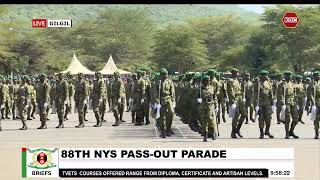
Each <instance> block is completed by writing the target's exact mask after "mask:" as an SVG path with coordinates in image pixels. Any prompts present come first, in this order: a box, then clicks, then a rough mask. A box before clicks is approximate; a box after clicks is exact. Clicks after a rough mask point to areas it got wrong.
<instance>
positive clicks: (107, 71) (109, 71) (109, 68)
mask: <svg viewBox="0 0 320 180" xmlns="http://www.w3.org/2000/svg"><path fill="white" fill-rule="evenodd" d="M100 72H101V74H103V75H113V73H114V72H119V73H120V74H131V72H129V71H125V70H122V69H118V68H117V66H116V64H115V63H114V61H113V58H112V56H111V54H110V57H109V59H108V61H107V64H105V65H104V67H103V69H102V70H101V71H100Z"/></svg>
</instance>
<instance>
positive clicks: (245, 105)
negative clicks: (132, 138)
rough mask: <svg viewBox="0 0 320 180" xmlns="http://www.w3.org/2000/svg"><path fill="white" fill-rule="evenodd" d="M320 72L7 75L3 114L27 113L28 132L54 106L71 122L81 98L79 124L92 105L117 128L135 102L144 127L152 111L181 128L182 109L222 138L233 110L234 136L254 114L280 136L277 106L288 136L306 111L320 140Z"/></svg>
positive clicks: (204, 131) (194, 125)
mask: <svg viewBox="0 0 320 180" xmlns="http://www.w3.org/2000/svg"><path fill="white" fill-rule="evenodd" d="M319 78H320V72H319V71H314V72H313V73H312V75H311V76H309V77H308V76H301V75H294V74H293V73H292V72H291V71H285V72H283V73H278V74H272V75H270V74H269V72H268V71H266V70H262V71H261V72H260V74H259V75H258V76H257V77H255V78H253V77H251V75H250V74H249V73H243V74H241V75H240V72H239V70H238V69H236V68H233V69H231V71H230V72H228V73H221V72H217V71H215V70H214V69H208V70H207V71H205V72H187V73H185V74H181V75H169V73H168V71H167V70H166V69H165V68H162V69H160V71H159V72H155V73H150V72H148V71H146V70H144V69H138V70H137V71H136V72H134V73H132V75H130V76H122V75H120V74H119V72H115V73H114V74H113V76H107V77H106V76H103V75H102V74H101V73H99V72H96V73H95V75H94V76H87V75H84V74H82V73H79V74H77V75H72V74H70V73H67V74H62V73H58V74H56V75H54V76H47V75H45V74H42V75H37V76H32V77H30V76H27V75H22V76H13V77H12V78H11V77H10V76H0V105H1V119H11V118H12V119H20V120H21V122H22V127H21V128H20V130H27V129H28V126H27V124H28V123H27V120H32V119H35V114H36V113H38V114H39V116H40V122H41V125H40V127H38V129H46V128H47V123H46V122H47V120H48V113H50V110H51V111H52V110H53V109H54V111H55V112H56V113H57V115H58V120H59V124H58V125H57V127H56V128H64V121H66V120H68V115H69V114H70V113H71V111H72V109H73V108H72V104H73V102H74V104H75V109H76V111H77V113H78V117H79V124H78V125H76V126H75V127H76V128H83V127H85V121H87V119H86V114H87V112H88V110H89V107H91V108H92V110H93V112H94V115H95V119H96V124H95V125H94V127H101V126H102V123H103V122H106V119H105V118H104V115H105V113H106V111H107V107H109V111H112V112H113V115H114V118H115V123H114V124H113V125H112V126H119V125H120V124H121V123H122V122H125V121H124V119H123V113H124V111H125V108H127V112H129V111H131V118H132V123H134V125H136V126H142V125H149V124H150V119H149V116H150V115H151V117H152V118H155V119H156V124H157V127H158V129H159V131H160V136H161V137H162V138H165V137H168V136H171V135H172V134H173V133H174V132H173V131H172V130H171V125H172V120H173V117H174V115H175V114H176V115H177V116H179V117H180V118H181V120H182V121H183V122H184V123H187V124H189V126H190V128H191V129H192V130H194V131H197V132H199V133H200V134H201V135H202V136H203V141H205V142H206V141H207V139H208V138H212V139H213V140H215V139H216V138H217V137H218V136H219V133H220V132H219V127H218V125H219V124H220V123H222V122H224V123H225V122H226V114H228V115H229V117H231V118H232V127H231V138H243V136H242V134H241V131H240V129H241V126H242V125H243V123H246V124H247V123H249V120H250V121H252V122H255V121H258V123H259V129H260V136H259V138H264V137H265V136H268V137H269V138H274V136H273V135H272V133H271V132H270V126H271V121H272V114H273V112H274V113H276V121H277V124H281V123H283V124H284V126H285V128H284V130H285V138H286V139H288V138H290V137H293V138H299V136H298V135H296V134H295V132H294V129H295V127H296V125H297V124H298V123H299V122H301V123H302V124H304V121H303V119H302V116H303V114H304V113H306V114H307V115H308V118H310V119H311V120H313V121H314V130H315V137H314V138H315V139H318V138H319V121H320V113H319V112H320V80H319ZM1 130H2V129H1V121H0V131H1Z"/></svg>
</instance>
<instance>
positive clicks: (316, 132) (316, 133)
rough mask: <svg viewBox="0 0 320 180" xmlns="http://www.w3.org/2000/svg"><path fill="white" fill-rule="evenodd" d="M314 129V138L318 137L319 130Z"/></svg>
mask: <svg viewBox="0 0 320 180" xmlns="http://www.w3.org/2000/svg"><path fill="white" fill-rule="evenodd" d="M314 131H315V136H314V139H319V130H318V129H316V130H314Z"/></svg>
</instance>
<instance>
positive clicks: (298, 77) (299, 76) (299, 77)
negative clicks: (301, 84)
mask: <svg viewBox="0 0 320 180" xmlns="http://www.w3.org/2000/svg"><path fill="white" fill-rule="evenodd" d="M295 78H297V79H302V78H303V77H302V76H301V75H295Z"/></svg>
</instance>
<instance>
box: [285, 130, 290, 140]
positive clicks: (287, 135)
mask: <svg viewBox="0 0 320 180" xmlns="http://www.w3.org/2000/svg"><path fill="white" fill-rule="evenodd" d="M289 137H290V136H289V131H288V130H286V136H285V139H289Z"/></svg>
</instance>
